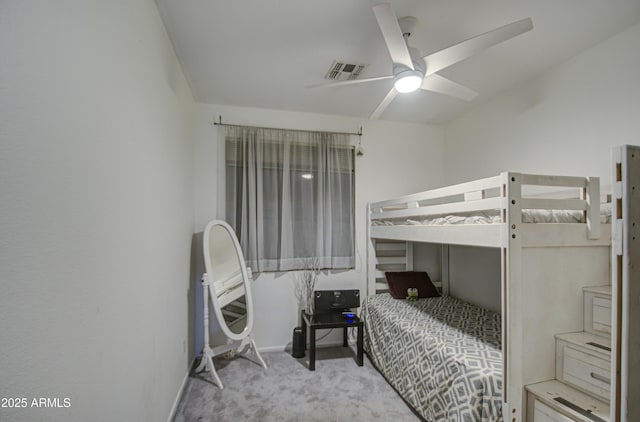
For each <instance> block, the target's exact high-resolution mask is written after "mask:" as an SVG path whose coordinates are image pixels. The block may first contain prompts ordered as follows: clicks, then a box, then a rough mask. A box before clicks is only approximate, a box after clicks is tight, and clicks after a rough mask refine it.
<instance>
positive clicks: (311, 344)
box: [309, 327, 316, 371]
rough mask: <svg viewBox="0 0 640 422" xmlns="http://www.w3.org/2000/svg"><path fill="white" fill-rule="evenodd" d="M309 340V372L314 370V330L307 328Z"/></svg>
mask: <svg viewBox="0 0 640 422" xmlns="http://www.w3.org/2000/svg"><path fill="white" fill-rule="evenodd" d="M309 331H310V332H309V334H310V335H311V340H310V342H309V370H310V371H315V370H316V329H315V328H313V327H309Z"/></svg>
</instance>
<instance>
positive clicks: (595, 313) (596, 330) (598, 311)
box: [584, 286, 611, 337]
mask: <svg viewBox="0 0 640 422" xmlns="http://www.w3.org/2000/svg"><path fill="white" fill-rule="evenodd" d="M584 330H585V331H586V332H588V333H591V334H596V335H600V336H604V337H610V336H611V287H610V286H600V287H586V288H585V290H584Z"/></svg>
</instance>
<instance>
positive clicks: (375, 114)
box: [369, 87, 398, 120]
mask: <svg viewBox="0 0 640 422" xmlns="http://www.w3.org/2000/svg"><path fill="white" fill-rule="evenodd" d="M396 95H398V91H396V89H395V88H393V87H392V88H391V91H389V93H388V94H387V95H386V96H385V97H384V98H383V99H382V101H381V102H380V104H378V107H376V109H375V110H374V111H373V113H372V114H371V116H370V117H369V118H370V119H371V120H377V119H378V118H379V117H380V115H381V114H382V113H383V112H384V110H385V109H386V108H387V106H388V105H389V104H390V103H391V101H393V99H394V98H396Z"/></svg>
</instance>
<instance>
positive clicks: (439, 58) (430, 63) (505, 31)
mask: <svg viewBox="0 0 640 422" xmlns="http://www.w3.org/2000/svg"><path fill="white" fill-rule="evenodd" d="M531 29H533V22H531V19H530V18H526V19H522V20H519V21H517V22H513V23H510V24H508V25H505V26H501V27H500V28H496V29H494V30H492V31H489V32H485V33H484V34H481V35H478V36H476V37H473V38H470V39H468V40H466V41H462V42H461V43H458V44H455V45H452V46H451V47H447V48H444V49H442V50H440V51H436V52H435V53H432V54H429V55H427V56H424V57H423V59H424V61H425V64H426V65H427V72H426V75H431V74H433V73H435V72H437V71H439V70H442V69H444V68H446V67H449V66H451V65H452V64H454V63H457V62H459V61H462V60H464V59H466V58H469V57H471V56H473V55H474V54H477V53H479V52H480V51H482V50H486V49H487V48H489V47H491V46H493V45H496V44H499V43H501V42H502V41H506V40H508V39H509V38H513V37H515V36H516V35H520V34H522V33H524V32H527V31H530V30H531ZM426 75H425V76H426Z"/></svg>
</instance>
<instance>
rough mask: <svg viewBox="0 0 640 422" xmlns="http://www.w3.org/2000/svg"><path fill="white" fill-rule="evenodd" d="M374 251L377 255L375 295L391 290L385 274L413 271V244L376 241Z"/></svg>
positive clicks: (395, 241) (397, 241) (396, 241)
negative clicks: (388, 272)
mask: <svg viewBox="0 0 640 422" xmlns="http://www.w3.org/2000/svg"><path fill="white" fill-rule="evenodd" d="M373 251H374V253H375V269H374V278H375V293H381V292H385V291H388V290H389V286H388V285H387V280H386V278H385V272H387V271H412V270H413V244H412V242H406V241H399V240H385V239H375V241H374V245H373ZM371 293H373V292H371Z"/></svg>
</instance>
